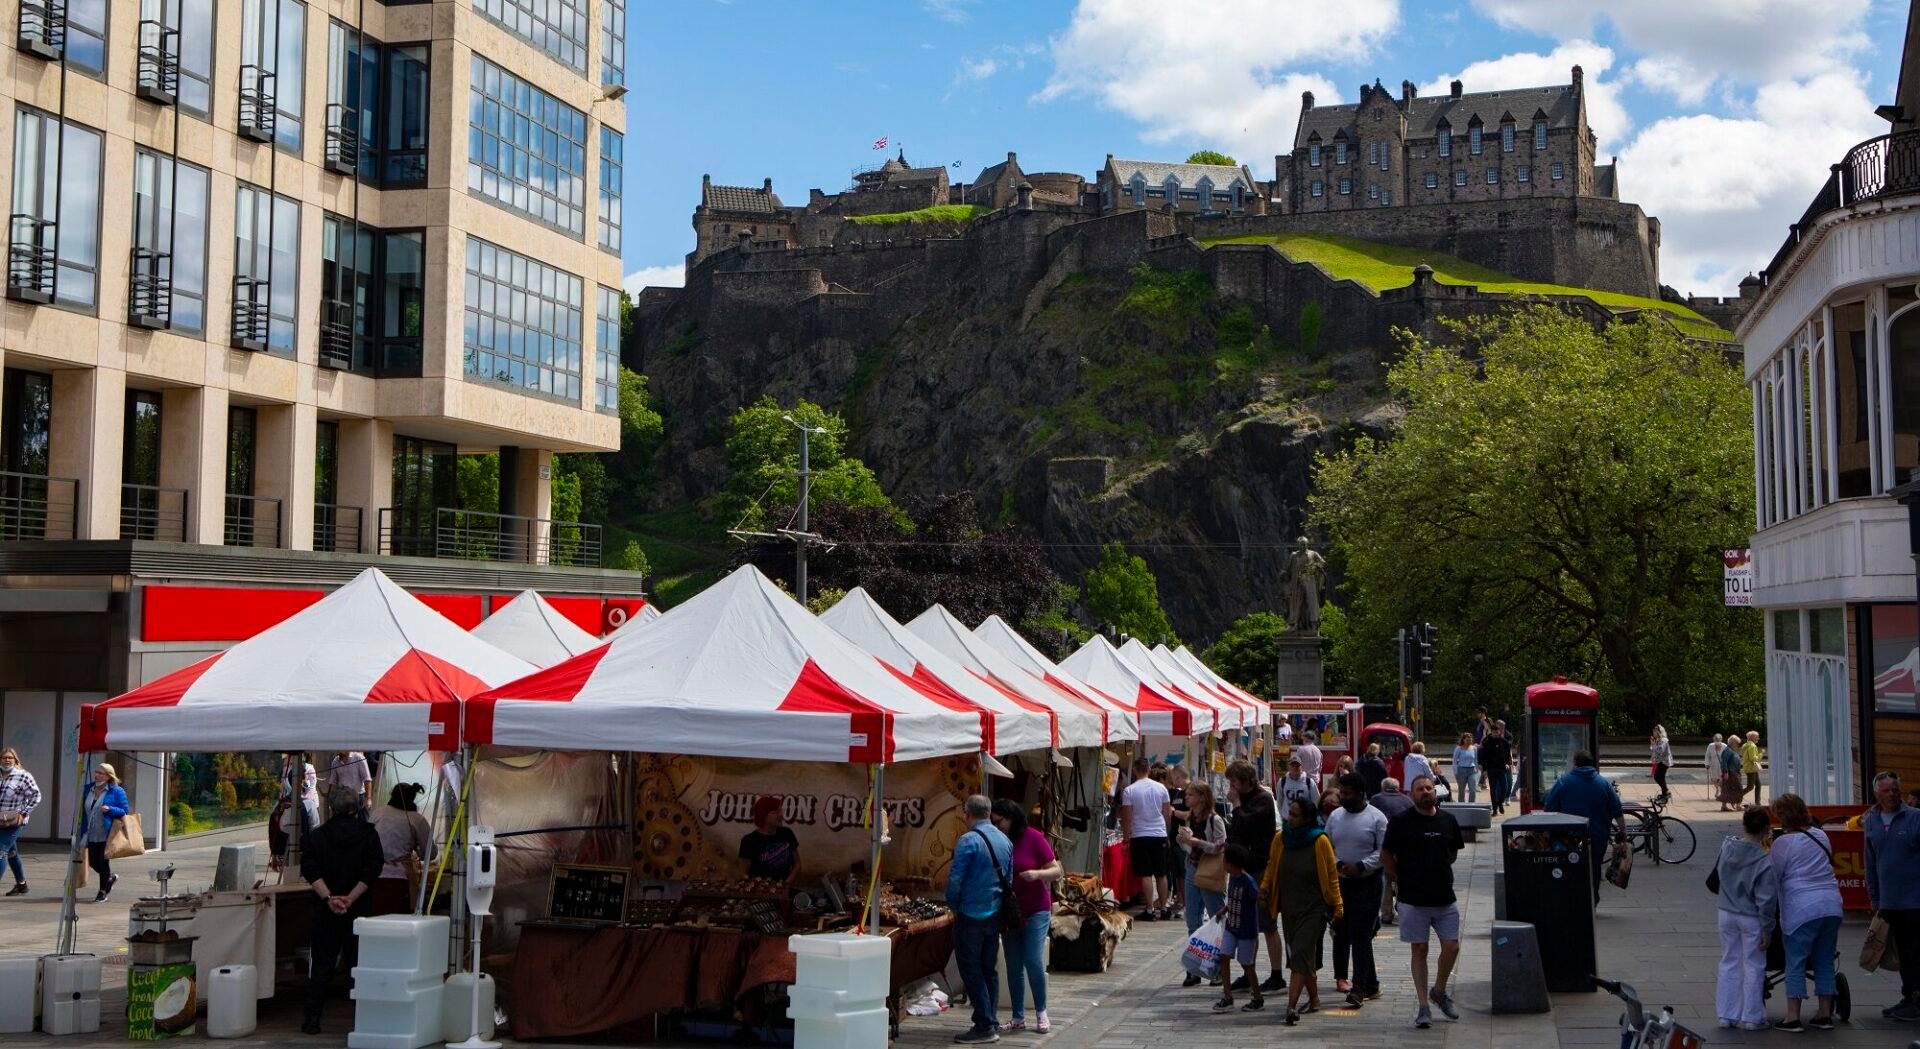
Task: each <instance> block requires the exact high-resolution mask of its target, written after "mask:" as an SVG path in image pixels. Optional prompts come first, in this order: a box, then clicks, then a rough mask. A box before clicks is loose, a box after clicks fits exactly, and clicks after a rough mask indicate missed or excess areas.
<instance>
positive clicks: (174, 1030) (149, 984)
mask: <svg viewBox="0 0 1920 1049" xmlns="http://www.w3.org/2000/svg"><path fill="white" fill-rule="evenodd" d="M197 1005H198V1003H197V999H196V994H195V988H194V966H193V963H192V962H181V963H178V964H174V965H136V966H133V968H132V969H131V970H130V971H129V972H128V973H127V1038H128V1039H129V1040H130V1041H135V1042H152V1041H158V1040H160V1039H164V1038H179V1037H181V1036H184V1035H190V1034H192V1033H193V1028H194V1021H195V1017H196V1015H197Z"/></svg>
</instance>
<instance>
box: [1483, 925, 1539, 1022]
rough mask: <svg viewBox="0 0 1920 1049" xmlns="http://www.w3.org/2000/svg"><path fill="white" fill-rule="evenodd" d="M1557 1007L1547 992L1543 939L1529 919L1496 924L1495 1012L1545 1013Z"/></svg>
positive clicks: (1494, 941)
mask: <svg viewBox="0 0 1920 1049" xmlns="http://www.w3.org/2000/svg"><path fill="white" fill-rule="evenodd" d="M1552 1010H1553V999H1552V998H1551V997H1549V996H1548V994H1547V969H1546V966H1545V965H1544V964H1542V962H1541V960H1540V939H1539V936H1538V934H1537V933H1536V932H1535V930H1534V928H1533V926H1532V925H1530V924H1528V923H1526V922H1509V921H1496V922H1494V923H1493V1011H1494V1012H1495V1013H1496V1014H1500V1013H1545V1012H1551V1011H1552Z"/></svg>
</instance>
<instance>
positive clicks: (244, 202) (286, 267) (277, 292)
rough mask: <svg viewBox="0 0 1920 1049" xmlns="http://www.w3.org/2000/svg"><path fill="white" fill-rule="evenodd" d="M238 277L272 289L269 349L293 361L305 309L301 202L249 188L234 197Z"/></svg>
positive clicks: (243, 187)
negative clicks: (297, 320) (298, 320)
mask: <svg viewBox="0 0 1920 1049" xmlns="http://www.w3.org/2000/svg"><path fill="white" fill-rule="evenodd" d="M233 235H234V248H233V275H234V277H235V278H242V277H245V278H251V279H252V280H255V281H259V282H262V283H264V284H265V285H266V286H267V292H266V301H267V346H268V348H269V349H272V350H276V351H280V353H281V355H282V356H291V355H292V354H293V351H294V341H295V340H294V314H295V313H296V311H297V310H298V308H299V305H300V202H299V201H296V200H290V199H288V198H286V197H281V196H276V195H274V194H271V193H268V192H267V191H266V190H264V189H261V188H259V187H257V186H253V185H250V184H248V183H245V182H242V183H240V186H239V188H238V189H237V190H236V191H235V193H234V212H233Z"/></svg>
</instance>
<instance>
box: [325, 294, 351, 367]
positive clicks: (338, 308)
mask: <svg viewBox="0 0 1920 1049" xmlns="http://www.w3.org/2000/svg"><path fill="white" fill-rule="evenodd" d="M320 367H322V368H337V369H340V370H343V371H344V370H346V369H348V368H352V367H353V303H351V302H339V301H336V300H332V299H328V300H323V301H322V302H321V303H320Z"/></svg>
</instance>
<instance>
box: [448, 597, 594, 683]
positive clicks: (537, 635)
mask: <svg viewBox="0 0 1920 1049" xmlns="http://www.w3.org/2000/svg"><path fill="white" fill-rule="evenodd" d="M473 636H474V637H477V638H479V639H480V640H482V641H485V642H486V643H488V644H490V645H492V646H493V647H495V648H497V649H499V650H500V651H502V652H510V653H512V654H514V655H516V656H519V657H520V658H521V659H524V660H526V661H527V662H529V663H532V664H533V665H534V666H536V667H550V666H552V665H554V664H555V663H558V662H561V661H562V660H567V659H572V658H573V657H574V656H577V655H579V654H580V653H582V652H586V651H589V650H591V649H595V648H599V647H600V646H601V645H602V644H603V643H604V642H602V641H601V640H600V639H599V638H597V637H594V636H593V635H592V634H589V633H587V632H586V631H584V630H582V629H580V628H579V627H577V626H575V625H574V624H573V620H571V619H568V618H567V617H566V616H563V615H561V614H560V613H559V611H558V610H556V609H555V608H554V607H553V606H552V605H550V604H548V603H547V599H546V598H544V597H541V596H540V595H539V594H536V593H534V592H533V591H531V590H522V591H520V593H519V595H518V596H516V597H515V598H514V599H513V600H511V601H509V602H507V603H506V604H505V605H503V606H502V607H501V608H500V609H499V610H497V611H495V612H494V613H493V614H492V615H490V616H488V617H487V618H486V619H484V620H482V621H481V623H480V625H479V626H476V627H474V628H473Z"/></svg>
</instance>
